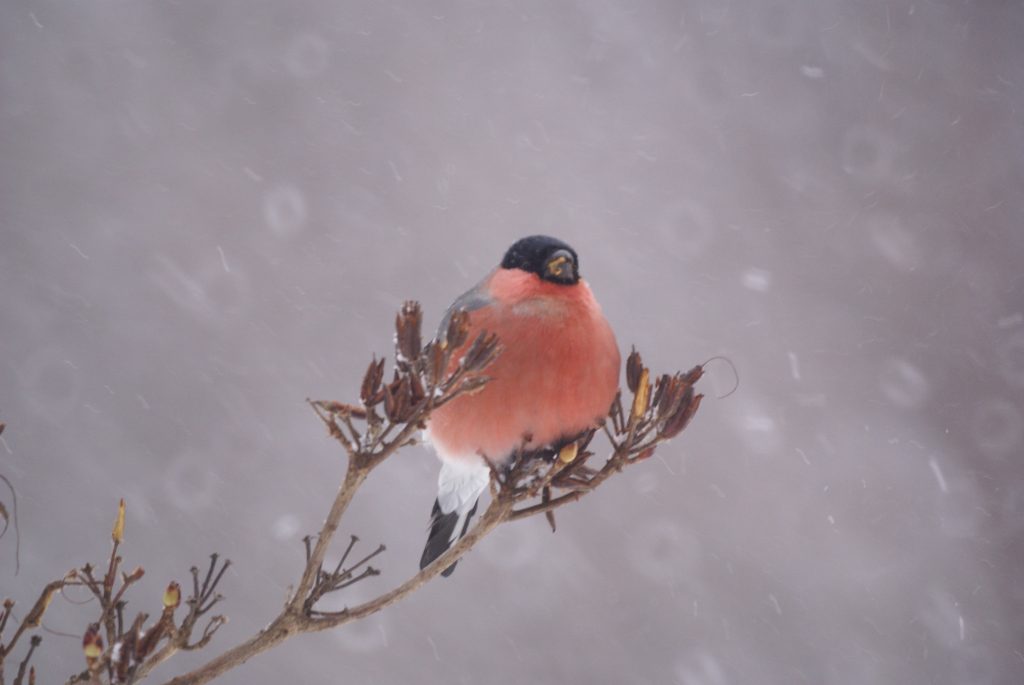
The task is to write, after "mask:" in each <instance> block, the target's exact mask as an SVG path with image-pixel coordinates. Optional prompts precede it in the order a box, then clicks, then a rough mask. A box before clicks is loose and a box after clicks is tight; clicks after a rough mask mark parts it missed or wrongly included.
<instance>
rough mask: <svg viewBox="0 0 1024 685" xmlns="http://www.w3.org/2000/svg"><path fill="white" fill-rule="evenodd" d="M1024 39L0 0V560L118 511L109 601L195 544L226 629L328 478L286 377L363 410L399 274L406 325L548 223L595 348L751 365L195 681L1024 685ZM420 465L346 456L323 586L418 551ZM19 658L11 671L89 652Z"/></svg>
mask: <svg viewBox="0 0 1024 685" xmlns="http://www.w3.org/2000/svg"><path fill="white" fill-rule="evenodd" d="M29 10H31V11H29ZM1022 23H1024V10H1022V8H1021V7H1020V4H1019V3H922V2H917V3H912V4H910V5H899V4H898V3H888V2H882V1H881V0H865V2H860V3H841V2H821V3H799V2H796V0H781V1H777V2H769V3H765V2H759V1H757V0H737V1H734V2H728V3H716V2H711V1H697V2H682V3H673V2H665V3H639V4H630V5H629V6H626V4H623V3H588V2H576V3H543V2H527V3H459V2H451V1H450V0H440V2H435V3H418V2H413V1H410V0H399V1H398V2H393V3H354V2H351V1H349V0H339V1H335V2H326V1H325V0H313V2H311V3H300V4H295V3H288V2H285V1H284V0H270V1H269V2H265V3H255V4H246V5H245V6H244V7H241V6H235V5H231V4H226V5H223V6H221V5H218V6H217V8H216V9H214V8H213V6H212V5H209V4H204V3H129V4H127V5H125V4H124V3H48V4H47V3H44V4H39V3H32V4H31V6H29V5H28V4H26V3H3V4H2V6H0V45H3V46H4V50H3V52H4V58H3V62H2V66H0V93H2V96H0V143H2V145H3V150H4V154H3V162H2V163H0V217H2V219H0V330H2V335H0V351H2V355H0V421H2V422H4V423H6V430H5V431H4V434H3V436H0V474H2V475H3V476H5V477H6V478H8V479H10V480H11V482H12V484H13V485H14V486H15V487H16V488H17V490H18V515H19V521H20V525H21V532H22V539H21V549H20V556H21V569H20V573H18V574H15V573H14V566H13V562H12V561H11V560H12V558H13V556H14V555H13V553H12V549H13V548H12V544H13V539H12V537H11V536H10V535H8V536H6V537H4V538H2V539H0V586H2V587H3V588H4V593H7V594H10V596H11V597H12V598H13V599H15V600H16V601H17V603H18V606H21V607H25V606H31V602H32V601H33V600H34V596H33V591H37V590H38V579H39V578H50V577H60V574H62V573H64V572H65V571H66V570H67V568H68V566H69V565H70V564H81V563H84V562H86V561H94V562H95V561H96V557H97V555H102V553H103V550H104V545H108V544H109V524H110V518H111V514H112V507H113V506H114V505H116V502H117V501H118V499H119V498H120V497H125V498H126V500H127V506H128V525H127V529H126V530H127V536H128V537H127V541H126V544H125V548H124V550H125V555H126V561H125V563H126V564H131V565H133V566H134V565H143V566H144V567H145V568H146V575H145V577H144V578H143V580H142V581H140V587H139V590H140V594H139V595H136V596H135V597H132V598H131V602H132V605H133V606H134V605H135V604H138V606H139V607H140V608H142V607H143V606H145V602H146V601H147V600H146V599H145V597H159V592H160V591H161V587H160V586H161V584H162V583H165V582H166V580H167V578H168V577H175V578H177V579H178V580H179V581H182V580H184V579H185V578H183V577H182V576H181V575H176V574H182V573H184V574H185V577H186V578H187V571H188V568H189V567H190V566H191V565H192V564H197V563H201V562H202V560H203V558H204V557H205V555H207V554H209V553H210V552H212V551H218V552H220V553H222V554H224V555H226V556H228V557H230V558H231V559H232V560H233V561H234V562H235V563H234V564H233V566H232V568H231V571H230V572H229V574H228V576H227V577H226V579H225V584H224V586H223V587H222V590H223V592H224V594H225V595H226V596H227V602H226V603H225V605H224V607H223V610H224V612H225V613H227V614H229V615H230V617H231V623H230V624H229V625H228V626H225V628H224V630H223V631H222V632H221V633H218V635H217V638H216V639H215V641H214V643H215V644H214V647H213V648H211V649H221V648H224V647H226V646H228V645H230V644H235V643H237V642H239V641H241V640H242V639H244V638H245V637H246V636H247V635H248V634H251V633H252V632H253V631H255V630H258V629H259V628H260V627H261V626H264V625H265V624H266V620H267V616H268V614H269V613H272V612H273V611H274V610H275V609H276V608H277V607H279V606H280V602H281V600H282V599H283V597H284V596H285V593H286V592H287V590H288V588H289V587H294V583H295V580H296V577H295V575H296V569H297V568H298V567H299V566H300V564H301V559H302V554H303V544H302V538H303V536H305V535H307V534H310V533H313V532H315V530H314V529H315V528H316V526H317V524H318V523H319V522H320V521H322V520H323V517H324V514H325V510H326V507H327V506H328V503H329V502H330V499H331V497H332V496H333V494H334V492H335V490H336V488H337V485H338V481H339V478H340V475H341V473H342V469H343V466H344V455H343V454H341V453H339V450H338V449H336V447H337V446H336V445H334V444H332V443H331V442H330V441H329V440H327V439H326V438H325V436H324V433H323V430H322V426H321V425H320V424H319V423H318V422H317V421H316V419H315V417H313V416H312V415H311V413H310V412H309V410H308V408H307V407H306V405H305V404H304V403H303V399H304V398H306V397H316V398H321V397H322V398H329V399H337V400H342V401H350V400H353V399H355V397H356V396H357V393H358V383H359V380H360V379H361V378H362V374H363V373H364V372H365V369H366V365H367V364H368V362H369V361H370V358H371V356H372V355H374V354H376V355H378V356H379V355H381V354H386V353H388V352H390V350H391V348H392V346H393V345H392V342H391V335H392V328H391V322H392V321H393V318H394V314H395V311H396V310H397V308H398V307H399V306H400V305H401V303H402V301H403V300H405V299H417V300H420V301H421V302H422V303H423V305H424V311H425V321H424V330H433V327H434V326H435V325H436V323H437V321H438V320H439V319H440V318H441V316H442V314H443V311H444V308H445V307H446V306H447V305H448V303H449V302H451V300H452V299H453V297H454V296H456V295H457V294H459V293H461V292H463V291H465V290H467V289H468V288H470V287H472V286H473V285H474V284H476V283H477V282H478V281H479V280H480V279H481V278H483V277H484V276H485V275H486V274H487V273H488V272H489V270H491V269H492V268H494V266H495V265H496V263H497V260H498V257H499V256H500V255H501V253H502V252H503V251H504V249H505V248H506V247H507V246H508V245H509V244H510V243H511V241H512V240H513V239H514V238H516V237H519V236H521V235H524V234H529V233H550V234H555V235H558V236H559V237H561V238H563V239H565V240H566V241H568V242H569V243H571V244H572V245H573V246H574V247H575V248H576V250H577V251H578V252H579V254H580V258H581V271H582V273H583V275H584V277H585V278H586V279H587V281H588V282H589V284H590V286H591V287H592V288H593V290H594V292H595V294H596V296H597V298H598V300H599V301H600V302H601V305H602V308H603V310H604V312H605V314H606V315H607V316H608V318H609V320H610V321H611V322H612V323H613V325H614V327H615V329H616V331H617V334H618V337H619V342H620V346H621V347H622V349H623V351H628V349H629V347H630V346H631V345H636V346H637V347H638V348H639V349H640V350H641V352H643V354H644V358H645V360H647V361H648V362H649V363H651V364H652V366H653V367H654V370H655V371H656V372H661V371H672V370H674V369H675V368H681V369H687V368H691V367H692V366H694V365H695V364H698V363H701V362H704V361H705V360H708V359H710V358H712V357H715V356H721V357H725V358H727V359H728V360H729V361H731V362H732V363H733V364H734V365H735V367H736V371H737V373H738V376H739V379H740V385H739V387H738V389H737V390H736V391H735V392H734V393H732V394H730V395H729V396H728V397H724V398H721V399H720V398H719V397H720V396H723V395H726V394H727V393H728V392H729V390H730V389H731V388H732V386H733V384H734V382H733V381H734V379H733V376H732V374H731V371H730V370H729V369H728V366H727V365H726V364H723V363H720V362H715V363H712V364H709V365H708V367H707V376H706V378H705V379H704V380H703V381H702V383H704V384H705V385H704V386H703V391H704V393H705V395H706V396H705V398H704V401H703V404H702V406H701V409H700V412H699V413H698V415H697V417H696V418H695V420H694V422H693V424H692V427H691V428H690V429H688V430H687V432H685V433H684V434H682V435H681V436H679V437H678V438H677V439H676V440H674V441H673V442H672V443H671V444H670V445H668V446H667V447H665V448H663V449H659V451H658V452H657V454H656V458H654V459H650V460H648V461H647V462H646V463H644V464H642V465H640V466H637V467H636V468H635V469H631V470H630V471H628V472H626V473H624V474H623V475H622V476H621V480H619V481H618V485H617V486H615V485H609V486H608V488H607V489H606V490H602V491H601V492H598V493H596V494H595V495H594V496H592V497H588V498H587V499H586V500H585V501H584V502H581V503H578V504H576V505H574V506H570V507H567V508H565V509H562V510H560V512H559V516H558V532H557V533H556V534H552V533H551V532H550V528H548V527H547V524H546V522H545V521H543V520H534V521H524V522H521V523H516V524H515V525H511V526H508V527H505V528H501V529H499V530H498V531H497V532H496V533H495V534H494V535H493V536H492V537H491V538H489V539H487V540H485V541H484V542H483V543H482V544H481V545H480V546H479V547H477V548H476V549H474V551H473V552H472V553H471V554H470V555H469V556H468V557H467V558H466V559H465V560H463V561H462V562H460V564H459V570H458V572H457V573H456V574H455V576H453V577H452V578H450V579H446V580H442V581H439V582H436V583H431V584H429V585H428V586H426V587H425V588H423V589H422V590H420V591H419V592H418V593H417V594H416V595H415V596H414V597H413V598H412V599H411V600H409V601H407V602H405V603H401V604H398V605H396V606H393V607H390V608H388V609H387V610H386V611H384V612H382V613H380V614H378V615H376V616H374V617H372V618H370V619H368V620H366V621H360V622H358V623H355V624H352V625H349V626H346V627H344V628H343V629H341V630H338V631H335V632H332V633H328V634H324V635H322V636H316V639H313V638H312V637H311V639H310V640H308V641H298V642H296V643H295V644H293V645H290V646H289V647H287V648H284V649H281V650H277V651H274V652H271V653H268V654H264V655H261V656H260V657H258V663H257V662H255V661H254V664H253V665H247V666H246V667H245V668H243V669H239V670H238V671H233V672H229V673H228V674H226V675H225V676H224V677H223V678H222V679H221V681H218V682H222V683H223V685H241V684H242V683H252V682H256V681H258V680H259V677H260V676H258V675H256V680H254V674H259V673H267V674H276V675H268V676H267V677H268V678H275V677H277V676H279V675H280V674H285V673H287V674H289V676H290V677H292V678H293V679H295V680H297V681H300V682H304V683H328V682H336V681H337V680H338V673H339V668H341V669H342V670H343V672H344V676H345V679H346V681H351V682H354V683H367V684H369V685H374V684H383V683H393V682H403V683H406V682H415V683H423V684H424V685H431V684H434V683H438V684H439V683H461V682H466V683H477V682H480V683H496V684H497V685H505V684H506V683H507V684H509V685H511V684H512V683H519V682H541V681H543V682H547V681H551V682H555V681H558V682H568V683H577V682H582V683H591V682H593V683H603V682H614V683H633V682H641V683H648V682H649V683H673V684H675V685H726V684H735V683H789V682H794V683H827V684H828V685H846V684H850V685H854V684H857V683H907V684H908V685H925V684H926V683H945V682H958V683H960V682H962V683H968V682H969V683H1016V682H1019V680H1020V676H1019V674H1020V673H1021V669H1022V668H1024V654H1022V652H1024V650H1021V649H1020V648H1015V645H1014V642H1013V635H1015V631H1016V632H1017V633H1019V627H1020V623H1021V620H1020V617H1021V616H1022V615H1024V592H1022V590H1021V585H1020V581H1019V575H1020V574H1019V571H1020V569H1019V568H1018V566H1019V564H1015V560H1017V559H1021V558H1024V542H1022V541H1024V464H1022V462H1021V459H1020V455H1021V454H1022V451H1024V399H1022V390H1024V313H1022V309H1021V303H1022V302H1024V279H1022V278H1021V266H1020V265H1021V264H1024V242H1022V239H1021V235H1022V233H1021V226H1020V218H1021V216H1024V204H1022V202H1024V201H1022V199H1021V194H1020V192H1019V190H1020V189H1019V187H1018V186H1019V178H1020V176H1021V173H1020V172H1021V160H1024V136H1022V135H1021V132H1020V125H1019V124H1020V121H1019V112H1021V111H1024V89H1022V88H1021V85H1022V83H1021V78H1020V77H1019V74H1020V72H1021V63H1022V55H1024V49H1022V48H1021V43H1020V36H1019V35H1018V34H1019V33H1020V31H1019V27H1020V26H1021V25H1022ZM389 373H390V372H389ZM556 391H559V392H562V391H566V392H571V389H568V390H566V389H561V388H560V389H558V390H556ZM603 444H604V443H603V442H602V437H601V436H598V437H597V438H595V444H594V446H595V448H596V451H598V452H600V451H601V448H602V446H603ZM436 477H437V475H436V460H435V459H434V456H433V455H432V454H431V452H430V450H429V448H427V447H425V446H416V447H411V448H408V449H407V450H406V451H405V452H404V453H403V454H401V455H399V456H398V457H397V458H395V459H394V460H393V461H392V462H389V463H388V464H385V465H384V466H383V467H381V468H380V469H379V470H378V471H376V472H375V473H374V476H373V478H371V479H370V480H369V481H368V482H367V486H366V489H365V490H364V491H363V492H361V493H360V496H359V497H357V498H356V500H355V501H354V502H353V504H352V508H351V510H350V515H349V516H348V517H347V518H346V519H345V521H344V522H343V524H342V531H341V533H340V536H341V537H342V538H343V539H344V537H346V536H347V535H349V534H356V535H358V536H359V538H360V540H361V542H360V545H366V546H370V547H371V548H372V546H376V545H377V544H378V543H380V542H385V543H387V552H386V553H385V554H383V555H381V557H380V558H379V559H376V560H375V562H379V566H380V568H381V570H382V575H381V576H380V577H378V578H374V579H372V580H370V581H367V582H366V583H365V584H363V583H361V584H359V585H357V586H354V587H353V588H351V590H352V591H353V592H352V593H351V594H347V595H345V596H344V597H339V598H338V600H337V605H336V606H333V607H331V608H333V609H341V608H342V607H343V606H345V605H354V604H356V603H358V602H360V601H363V600H366V599H369V598H370V597H372V596H373V595H374V594H375V593H378V592H381V591H384V590H386V589H388V588H390V587H393V586H394V585H396V584H398V583H400V582H402V581H403V580H405V579H406V578H408V577H409V576H410V575H411V574H412V573H413V572H414V571H415V570H416V568H417V561H418V558H419V552H420V550H421V546H422V542H423V534H424V530H425V526H426V522H427V516H428V514H429V511H430V507H431V504H432V502H433V496H434V492H435V491H436ZM5 497H6V495H5V494H4V488H3V486H2V485H0V502H4V504H5V505H6V506H8V507H9V506H10V504H11V503H10V502H9V501H7V500H5V499H4V498H5ZM332 554H333V555H334V556H329V558H333V559H338V558H340V550H332ZM335 563H336V562H335ZM5 596H6V594H5ZM147 610H150V609H147ZM49 612H52V613H48V614H47V622H48V624H50V625H51V626H52V627H54V628H56V629H60V630H68V631H71V632H76V631H80V629H81V628H82V627H83V626H84V622H85V621H87V620H94V617H88V618H87V617H86V614H83V613H82V612H83V607H81V606H78V605H75V604H72V603H70V602H65V601H63V600H58V599H55V600H54V602H53V604H52V606H51V608H50V609H49ZM40 649H41V650H43V651H41V652H40V654H44V657H43V659H42V660H41V661H40V662H39V666H40V669H41V673H40V678H39V682H64V680H66V679H67V676H68V675H69V674H70V673H73V672H78V671H80V670H81V668H82V663H81V653H80V652H79V651H78V650H77V649H76V648H74V644H72V642H68V643H67V644H66V645H62V641H61V640H60V639H57V638H54V639H51V638H50V637H46V639H45V640H44V643H43V645H42V646H41V648H40ZM207 653H208V655H209V656H213V654H212V652H207ZM253 669H256V670H253ZM262 669H265V670H262ZM168 677H170V676H168ZM277 679H280V678H279V677H277Z"/></svg>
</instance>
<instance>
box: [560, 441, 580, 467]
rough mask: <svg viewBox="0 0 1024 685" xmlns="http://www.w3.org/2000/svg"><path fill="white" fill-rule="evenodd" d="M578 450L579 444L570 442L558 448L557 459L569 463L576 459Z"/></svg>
mask: <svg viewBox="0 0 1024 685" xmlns="http://www.w3.org/2000/svg"><path fill="white" fill-rule="evenodd" d="M579 451H580V448H579V446H578V445H577V444H576V443H575V442H570V443H569V444H568V445H565V446H564V447H562V449H560V450H558V460H559V461H560V462H562V463H563V464H571V463H573V462H574V461H576V455H577V454H579Z"/></svg>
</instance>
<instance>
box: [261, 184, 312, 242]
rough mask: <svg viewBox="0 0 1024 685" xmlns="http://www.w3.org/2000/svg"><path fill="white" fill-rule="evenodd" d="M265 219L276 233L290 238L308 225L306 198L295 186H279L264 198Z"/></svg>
mask: <svg viewBox="0 0 1024 685" xmlns="http://www.w3.org/2000/svg"><path fill="white" fill-rule="evenodd" d="M263 217H264V219H265V220H266V222H267V224H268V225H269V226H270V229H271V230H272V231H274V233H276V234H278V235H279V236H282V237H285V236H290V235H292V234H294V233H295V232H297V231H298V230H299V229H301V228H302V227H303V225H304V224H305V223H306V198H305V196H304V195H303V194H302V191H300V190H299V189H298V188H296V187H295V186H291V185H281V186H278V187H276V188H274V189H273V190H271V191H270V192H269V193H267V195H266V196H265V197H264V198H263Z"/></svg>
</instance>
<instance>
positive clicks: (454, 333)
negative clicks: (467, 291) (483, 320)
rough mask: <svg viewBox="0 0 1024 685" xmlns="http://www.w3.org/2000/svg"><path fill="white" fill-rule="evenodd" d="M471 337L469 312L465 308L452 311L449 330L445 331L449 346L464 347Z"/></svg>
mask: <svg viewBox="0 0 1024 685" xmlns="http://www.w3.org/2000/svg"><path fill="white" fill-rule="evenodd" d="M468 337H469V314H467V313H466V310H465V309H457V310H455V311H454V312H452V315H451V318H449V319H448V330H447V331H445V336H444V340H445V342H446V343H447V344H448V347H450V348H451V349H453V350H455V349H458V348H460V347H462V344H463V343H464V342H466V339H467V338H468Z"/></svg>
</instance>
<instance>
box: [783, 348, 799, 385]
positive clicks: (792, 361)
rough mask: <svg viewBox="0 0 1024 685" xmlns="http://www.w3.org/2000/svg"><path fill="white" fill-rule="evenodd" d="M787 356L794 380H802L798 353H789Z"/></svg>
mask: <svg viewBox="0 0 1024 685" xmlns="http://www.w3.org/2000/svg"><path fill="white" fill-rule="evenodd" d="M786 356H788V357H789V373H790V375H791V376H793V380H795V381H798V380H800V360H799V359H797V356H796V352H787V353H786Z"/></svg>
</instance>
